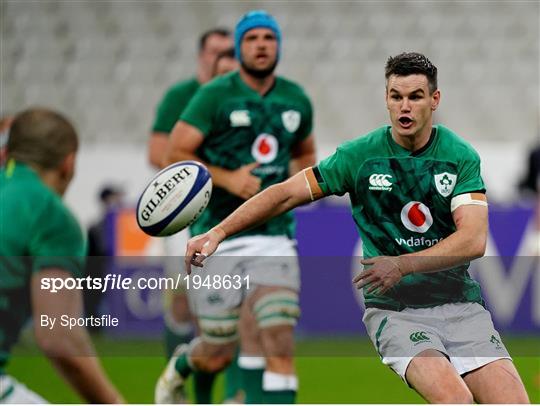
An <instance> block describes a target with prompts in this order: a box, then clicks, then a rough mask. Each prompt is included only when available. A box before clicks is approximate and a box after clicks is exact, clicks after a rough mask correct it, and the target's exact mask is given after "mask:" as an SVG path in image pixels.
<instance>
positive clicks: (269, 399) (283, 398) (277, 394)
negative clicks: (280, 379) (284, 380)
mask: <svg viewBox="0 0 540 406" xmlns="http://www.w3.org/2000/svg"><path fill="white" fill-rule="evenodd" d="M295 401H296V391H294V390H277V391H264V402H262V403H267V404H271V403H273V404H277V403H295Z"/></svg>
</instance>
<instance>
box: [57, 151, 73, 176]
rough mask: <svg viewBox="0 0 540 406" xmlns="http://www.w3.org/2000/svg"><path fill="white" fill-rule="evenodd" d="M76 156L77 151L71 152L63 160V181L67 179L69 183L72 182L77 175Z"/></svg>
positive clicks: (61, 165) (61, 168)
mask: <svg viewBox="0 0 540 406" xmlns="http://www.w3.org/2000/svg"><path fill="white" fill-rule="evenodd" d="M76 155H77V153H76V152H75V151H73V152H70V153H69V154H67V155H66V157H65V158H64V159H63V160H62V163H61V164H60V168H59V169H60V175H61V177H62V179H65V180H67V181H68V182H69V181H71V179H72V178H73V175H74V174H75V158H76Z"/></svg>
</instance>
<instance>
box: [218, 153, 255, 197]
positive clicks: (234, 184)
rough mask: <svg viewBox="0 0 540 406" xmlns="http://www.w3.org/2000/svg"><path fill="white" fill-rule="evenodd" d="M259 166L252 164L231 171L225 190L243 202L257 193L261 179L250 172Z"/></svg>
mask: <svg viewBox="0 0 540 406" xmlns="http://www.w3.org/2000/svg"><path fill="white" fill-rule="evenodd" d="M259 165H260V164H259V163H258V162H253V163H251V164H248V165H244V166H241V167H240V168H238V169H236V170H234V171H232V172H231V174H230V176H229V179H228V182H227V187H226V188H227V190H228V191H229V192H230V193H232V194H233V195H236V196H238V197H241V198H242V199H244V200H247V199H249V198H250V197H252V196H254V195H256V194H257V193H259V191H260V190H261V179H260V178H258V177H257V176H254V175H252V174H251V171H252V170H253V169H255V168H256V167H258V166H259Z"/></svg>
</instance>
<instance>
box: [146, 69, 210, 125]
mask: <svg viewBox="0 0 540 406" xmlns="http://www.w3.org/2000/svg"><path fill="white" fill-rule="evenodd" d="M199 87H201V85H200V83H199V82H198V81H197V78H195V77H193V78H190V79H187V80H184V81H181V82H178V83H176V84H174V85H173V86H171V87H170V88H169V89H168V90H167V92H166V93H165V95H164V96H163V99H162V100H161V102H160V103H159V105H158V108H157V111H156V118H155V120H154V124H153V126H152V131H154V132H159V133H167V134H169V133H170V132H171V131H172V129H173V128H174V125H175V124H176V122H177V121H178V117H180V114H182V111H184V109H185V108H186V106H187V105H188V103H189V101H190V100H191V98H192V97H193V95H194V94H195V93H196V92H197V90H199Z"/></svg>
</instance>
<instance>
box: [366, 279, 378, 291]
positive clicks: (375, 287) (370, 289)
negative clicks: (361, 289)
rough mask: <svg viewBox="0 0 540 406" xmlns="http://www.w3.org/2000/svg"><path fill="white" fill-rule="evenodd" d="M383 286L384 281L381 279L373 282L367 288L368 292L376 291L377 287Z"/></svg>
mask: <svg viewBox="0 0 540 406" xmlns="http://www.w3.org/2000/svg"><path fill="white" fill-rule="evenodd" d="M381 286H382V283H381V282H380V281H377V282H373V283H372V284H370V285H369V287H368V290H367V293H371V292H374V291H376V290H377V289H379V290H380V287H381Z"/></svg>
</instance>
